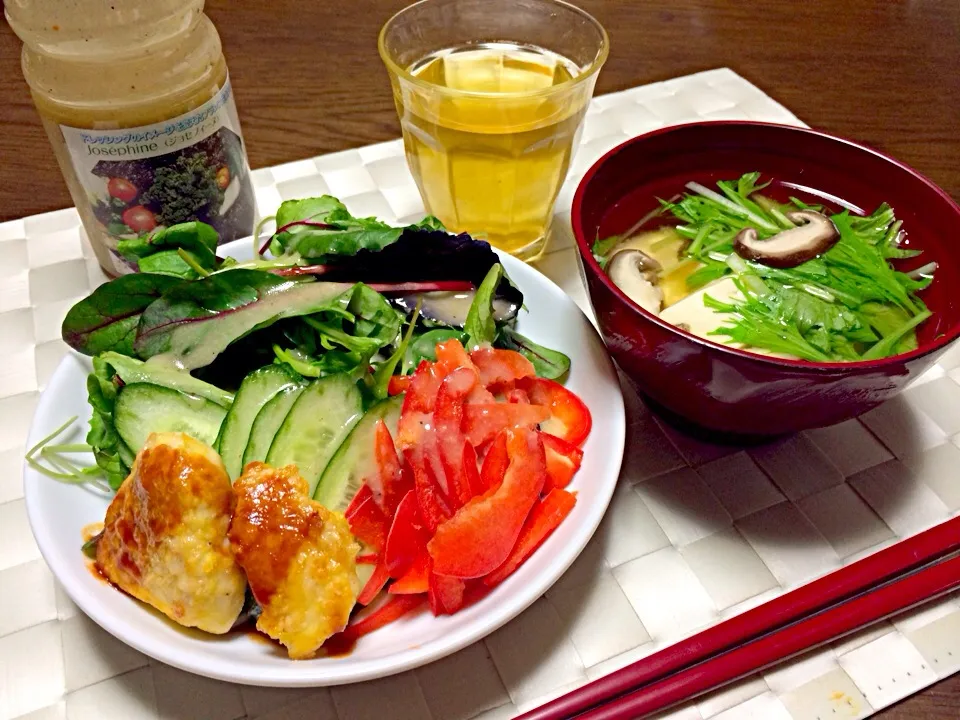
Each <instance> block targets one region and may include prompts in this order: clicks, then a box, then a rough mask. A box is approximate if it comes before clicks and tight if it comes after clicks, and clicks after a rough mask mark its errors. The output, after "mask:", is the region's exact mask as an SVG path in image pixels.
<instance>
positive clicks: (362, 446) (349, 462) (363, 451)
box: [313, 395, 403, 511]
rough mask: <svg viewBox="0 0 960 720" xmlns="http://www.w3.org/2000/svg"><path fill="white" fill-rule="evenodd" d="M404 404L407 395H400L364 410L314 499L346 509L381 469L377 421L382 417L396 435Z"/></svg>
mask: <svg viewBox="0 0 960 720" xmlns="http://www.w3.org/2000/svg"><path fill="white" fill-rule="evenodd" d="M402 406H403V396H402V395H397V396H395V397H392V398H387V399H386V400H383V401H381V402H379V403H377V404H376V405H374V406H373V407H372V408H370V409H369V410H367V412H366V413H364V416H363V418H361V420H360V422H358V423H357V426H356V427H355V428H354V429H353V431H352V432H351V433H350V435H349V436H348V437H347V439H346V440H344V441H343V444H342V445H341V446H340V448H339V449H338V450H337V454H336V455H334V456H333V459H332V460H330V464H329V465H327V469H326V470H324V471H323V476H322V477H321V478H320V484H319V485H317V491H316V492H315V493H314V494H313V499H314V500H316V501H317V502H319V503H320V504H321V505H324V506H326V507H328V508H330V509H331V510H339V511H343V510H346V508H347V505H349V504H350V501H351V500H352V499H353V496H354V495H356V494H357V490H359V489H360V484H361V483H362V482H363V480H364V478H367V477H370V475H371V474H373V473H375V472H376V471H377V460H376V456H375V454H374V447H373V444H374V428H375V427H376V425H377V420H381V419H382V420H383V421H384V422H385V423H386V424H387V428H388V429H389V430H390V434H391V435H396V434H397V422H398V421H399V420H400V408H401V407H402Z"/></svg>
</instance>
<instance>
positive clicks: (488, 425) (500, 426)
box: [463, 403, 550, 447]
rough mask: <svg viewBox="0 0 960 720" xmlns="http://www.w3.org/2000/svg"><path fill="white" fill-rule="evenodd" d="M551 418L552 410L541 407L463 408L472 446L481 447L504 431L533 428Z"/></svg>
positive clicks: (464, 420)
mask: <svg viewBox="0 0 960 720" xmlns="http://www.w3.org/2000/svg"><path fill="white" fill-rule="evenodd" d="M549 417H550V410H549V409H548V408H546V407H541V406H540V405H516V404H510V403H491V404H483V405H466V406H465V407H464V408H463V430H464V432H465V433H466V435H467V440H468V441H469V442H470V444H471V445H473V446H474V447H480V446H481V445H483V444H485V443H487V442H489V441H490V440H492V439H493V438H494V436H495V435H496V434H497V433H499V432H501V431H502V430H508V429H510V428H520V427H525V428H532V427H534V426H535V425H537V424H539V423H542V422H544V421H546V420H547V419H548V418H549Z"/></svg>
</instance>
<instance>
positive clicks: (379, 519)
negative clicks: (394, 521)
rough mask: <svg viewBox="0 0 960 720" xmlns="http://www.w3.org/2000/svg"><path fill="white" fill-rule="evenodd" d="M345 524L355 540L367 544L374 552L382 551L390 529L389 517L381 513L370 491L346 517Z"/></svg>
mask: <svg viewBox="0 0 960 720" xmlns="http://www.w3.org/2000/svg"><path fill="white" fill-rule="evenodd" d="M347 524H348V525H350V532H352V533H353V535H354V537H356V538H357V540H359V541H360V542H363V543H366V544H367V545H369V546H370V547H371V548H372V549H373V550H374V552H377V553H382V551H383V548H384V545H385V544H386V542H387V532H388V530H389V529H390V518H388V517H387V516H386V515H384V514H383V510H381V509H380V506H379V505H377V501H376V500H375V499H374V497H373V494H372V493H371V495H370V496H369V497H368V498H367V499H366V500H364V501H363V502H361V503H360V504H359V505H358V506H357V508H356V509H355V510H354V512H353V513H352V514H351V515H350V517H348V518H347Z"/></svg>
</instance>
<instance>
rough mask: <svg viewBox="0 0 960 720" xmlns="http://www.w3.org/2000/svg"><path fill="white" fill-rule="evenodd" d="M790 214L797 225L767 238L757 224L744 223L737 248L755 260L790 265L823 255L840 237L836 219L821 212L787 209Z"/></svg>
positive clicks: (779, 266)
mask: <svg viewBox="0 0 960 720" xmlns="http://www.w3.org/2000/svg"><path fill="white" fill-rule="evenodd" d="M787 217H788V218H789V219H790V220H791V221H792V222H795V223H798V225H797V227H795V228H790V229H789V230H783V231H782V232H779V233H777V234H776V235H774V236H772V237H769V238H767V239H766V240H761V239H759V237H758V236H757V231H756V229H755V228H752V227H745V228H744V229H743V230H741V231H740V232H739V233H738V234H737V237H736V238H735V239H734V242H733V249H734V251H736V253H737V255H739V256H740V257H742V258H743V259H745V260H755V261H756V262H758V263H761V264H763V265H767V266H769V267H775V268H791V267H796V266H797V265H800V264H801V263H805V262H806V261H807V260H811V259H813V258H815V257H817V256H818V255H822V254H823V253H825V252H826V251H827V250H829V249H830V248H831V247H832V246H833V244H834V243H835V242H837V240H839V239H840V233H839V232H837V228H836V226H835V225H834V224H833V221H831V220H830V218H828V217H827V216H826V215H823V214H822V213H818V212H814V211H813V210H798V211H796V212H792V213H787Z"/></svg>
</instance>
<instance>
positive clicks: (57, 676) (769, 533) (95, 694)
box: [0, 69, 960, 720]
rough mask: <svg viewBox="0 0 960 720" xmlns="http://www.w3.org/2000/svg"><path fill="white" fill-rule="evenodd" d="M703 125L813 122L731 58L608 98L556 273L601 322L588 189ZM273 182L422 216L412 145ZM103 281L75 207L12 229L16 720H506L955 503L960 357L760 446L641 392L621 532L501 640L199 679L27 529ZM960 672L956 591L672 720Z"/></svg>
mask: <svg viewBox="0 0 960 720" xmlns="http://www.w3.org/2000/svg"><path fill="white" fill-rule="evenodd" d="M701 119H752V120H764V121H772V122H782V123H792V124H801V123H800V122H799V121H798V120H797V118H796V117H794V116H793V115H792V114H791V113H790V112H789V111H787V110H786V109H785V108H783V107H782V106H781V105H779V104H777V103H776V102H774V101H773V100H772V99H770V98H769V97H768V96H766V95H765V94H764V93H763V92H761V91H760V90H759V89H757V88H756V87H754V86H753V85H751V84H750V83H748V82H746V81H745V80H743V79H742V78H740V77H739V76H738V75H736V74H735V73H733V72H731V71H730V70H725V69H721V70H712V71H709V72H704V73H700V74H697V75H692V76H689V77H683V78H678V79H675V80H670V81H667V82H662V83H656V84H653V85H647V86H644V87H638V88H634V89H631V90H626V91H624V92H620V93H615V94H612V95H606V96H603V97H598V98H597V99H596V100H594V102H593V104H592V106H591V108H590V111H589V113H588V115H587V120H586V126H585V128H584V132H583V136H582V146H581V147H580V149H579V151H578V152H577V155H576V158H575V161H574V163H573V167H572V169H571V172H570V177H569V179H568V180H567V183H566V185H565V186H564V189H563V192H562V193H561V195H560V200H559V203H558V206H557V207H558V211H557V213H558V218H557V222H556V223H555V231H554V237H553V238H552V241H551V245H550V249H549V253H548V254H547V255H546V256H545V257H544V258H543V259H542V260H541V261H540V262H539V264H538V267H539V269H540V270H541V271H542V272H544V273H545V274H546V275H548V276H549V277H550V278H552V279H553V280H554V281H555V282H557V283H558V284H559V285H560V286H561V287H562V288H563V289H564V290H566V292H567V293H569V294H570V295H571V297H573V299H574V300H576V302H577V303H578V304H579V305H580V306H581V307H583V308H584V309H585V310H586V311H587V312H588V313H589V308H588V301H587V297H586V292H585V289H584V287H583V285H582V284H581V281H580V278H579V276H578V272H577V269H576V267H577V266H576V260H575V252H576V251H575V249H574V247H573V239H572V235H571V232H570V224H569V208H570V200H571V198H572V196H573V192H574V190H575V188H576V185H577V183H578V181H579V179H580V177H581V176H582V174H583V173H584V171H585V170H586V169H587V168H588V167H589V166H590V165H591V164H592V163H593V162H594V161H595V160H596V159H597V158H598V157H599V156H600V155H601V154H602V153H604V152H605V151H607V150H608V149H610V148H612V147H613V146H615V145H617V144H618V143H620V142H622V141H623V140H626V139H627V138H629V137H632V136H634V135H637V134H639V133H642V132H645V131H648V130H652V129H655V128H658V127H662V126H665V125H669V124H676V123H683V122H690V121H695V120H701ZM51 162H52V158H51ZM254 177H255V181H256V188H257V199H258V203H259V207H260V211H261V213H262V214H272V213H273V212H274V211H275V209H276V207H277V205H278V204H279V203H280V201H281V200H282V199H286V198H296V197H303V196H309V195H319V194H321V193H331V194H333V195H336V196H338V197H340V198H341V199H342V200H343V201H344V202H345V203H346V204H347V206H348V207H349V208H350V210H351V212H353V213H354V214H356V215H376V216H377V217H380V218H382V219H384V220H386V221H397V222H403V221H409V220H412V219H415V218H418V217H420V216H421V215H422V213H423V207H422V205H421V202H420V197H419V195H418V193H417V190H416V187H415V186H414V184H413V181H412V179H411V177H410V175H409V173H408V171H407V167H406V163H405V161H404V157H403V147H402V145H401V143H400V141H399V140H397V141H393V142H388V143H382V144H378V145H371V146H368V147H363V148H359V149H356V150H348V151H345V152H340V153H335V154H332V155H324V156H321V157H316V158H310V159H307V160H300V161H298V162H293V163H288V164H285V165H280V166H277V167H273V168H267V169H262V170H258V171H256V172H255V173H254ZM103 279H104V278H103V276H102V274H101V273H100V270H99V268H98V267H97V264H96V261H95V259H94V258H93V256H92V253H91V252H90V248H89V246H88V245H87V243H86V239H85V238H84V236H83V232H82V230H81V229H80V227H79V220H78V218H77V214H76V212H75V211H74V210H73V209H69V210H61V211H57V212H52V213H47V214H44V215H37V216H34V217H29V218H25V219H23V220H15V221H12V222H7V223H3V224H0V720H6V719H8V718H30V719H31V720H63V719H64V718H69V719H70V720H88V719H89V720H94V719H96V720H102V719H104V718H107V719H113V718H117V719H118V720H136V719H138V718H148V719H150V720H155V719H157V718H171V719H176V720H190V719H193V718H196V719H197V720H238V719H240V718H249V719H253V718H257V719H263V720H268V719H269V720H281V719H283V720H299V719H301V718H302V719H303V720H307V719H308V718H309V720H326V719H329V720H335V719H339V720H363V719H365V718H371V719H375V720H383V719H384V718H389V719H390V720H405V719H406V718H410V719H411V720H413V719H416V720H419V719H421V718H423V719H427V720H432V719H436V720H457V719H465V718H473V717H482V718H486V719H488V720H492V719H493V718H508V717H511V716H512V715H514V714H515V713H516V712H518V711H522V710H524V709H528V708H530V707H533V706H535V705H538V704H540V703H542V702H544V701H545V700H547V699H549V698H552V697H555V696H556V695H559V694H561V693H563V692H566V691H567V690H570V689H572V688H574V687H576V686H578V685H580V684H583V683H585V682H587V681H588V680H590V679H593V678H596V677H599V676H601V675H604V674H606V673H609V672H612V671H613V670H616V669H618V668H620V667H623V666H624V665H626V664H628V663H630V662H632V661H634V660H636V659H638V658H641V657H644V656H645V655H648V654H650V653H651V652H653V651H655V650H657V649H660V648H662V647H664V646H666V645H669V644H670V643H672V642H675V641H676V640H678V639H680V638H681V637H684V636H686V635H689V634H690V633H692V632H694V631H696V630H698V629H702V628H705V627H707V626H709V625H711V624H713V623H716V622H718V621H720V620H722V619H725V618H728V617H730V616H731V615H734V614H736V613H739V612H741V611H743V610H745V609H747V608H750V607H753V606H755V605H757V604H759V603H762V602H764V601H765V600H768V599H770V598H773V597H776V596H777V595H778V594H780V593H782V592H784V591H785V590H789V589H791V588H794V587H796V586H797V585H800V584H802V583H804V582H807V581H809V580H811V579H813V578H815V577H818V576H820V575H822V574H824V573H826V572H829V571H831V570H833V569H835V568H838V567H840V566H842V565H844V564H845V563H848V562H850V561H852V560H854V559H857V558H860V557H862V556H864V555H865V554H868V553H871V552H875V551H876V550H878V549H879V548H881V547H884V546H886V545H888V544H890V543H892V542H895V541H896V540H897V539H899V538H902V537H905V536H907V535H911V534H913V533H916V532H918V531H920V530H922V529H924V528H926V527H929V526H931V525H933V524H935V523H938V522H940V521H943V520H945V519H947V518H949V517H951V516H952V515H956V514H957V513H958V512H960V472H958V468H960V348H957V349H955V350H954V351H952V352H951V353H949V354H948V355H947V356H946V357H944V358H943V359H942V360H941V362H940V364H939V365H937V366H936V367H934V368H933V369H932V370H931V371H930V372H929V373H928V374H927V375H926V376H924V377H923V378H921V380H920V381H919V382H918V383H916V384H915V385H914V386H913V387H911V388H910V389H909V390H907V391H906V392H905V393H904V394H903V395H902V396H901V398H899V399H897V400H895V401H893V402H890V403H888V404H887V405H884V406H882V407H880V408H878V409H877V410H874V411H873V412H870V413H868V414H866V415H864V416H863V417H862V418H860V419H859V420H851V421H849V422H845V423H842V424H840V425H836V426H834V427H830V428H825V429H822V430H815V431H810V432H806V433H802V434H799V435H796V436H794V437H791V438H788V439H785V440H781V441H779V442H776V443H774V444H772V445H768V446H763V447H754V448H750V449H746V450H740V449H737V448H730V447H716V446H710V445H704V444H703V443H700V442H697V441H694V440H692V439H690V438H688V437H685V436H683V435H681V434H679V433H677V432H676V431H675V430H673V429H670V428H668V427H664V426H663V425H661V424H660V423H659V422H658V421H657V419H656V418H654V417H653V416H652V415H651V414H650V412H649V411H648V410H647V409H646V408H644V406H643V405H642V404H641V402H640V401H639V400H638V399H637V398H636V397H635V396H634V395H633V394H632V393H631V392H630V391H626V397H627V407H628V417H629V421H630V426H629V429H628V442H627V445H628V447H627V455H626V458H625V463H624V470H623V474H622V477H621V481H620V486H619V489H618V491H617V493H616V496H615V498H614V500H613V504H612V505H611V507H610V510H609V511H608V513H607V516H606V519H605V520H604V522H603V524H602V525H601V527H600V530H599V531H598V532H597V535H596V536H595V538H594V539H593V540H592V541H591V543H590V544H589V546H588V547H587V549H586V550H585V551H584V553H583V554H582V555H581V557H580V558H579V560H578V561H577V562H576V563H575V565H574V566H573V567H572V568H571V569H570V570H569V571H568V572H567V573H566V575H564V577H563V578H562V579H561V580H560V582H558V583H557V584H556V585H555V586H554V587H553V588H552V589H551V590H550V591H549V592H548V593H547V594H546V595H545V596H544V597H543V598H541V599H540V600H539V601H538V602H537V603H536V604H535V605H533V606H532V607H531V608H530V609H528V610H527V611H526V612H525V613H523V615H521V616H520V617H519V618H517V619H516V620H514V621H513V622H512V623H510V624H509V625H507V626H506V627H504V628H503V629H501V630H500V631H498V632H495V633H493V634H492V635H491V636H489V637H488V638H487V639H486V640H484V641H482V642H478V643H477V644H475V645H473V646H471V647H469V648H467V649H466V650H463V651H461V652H460V653H458V654H456V655H454V656H452V657H449V658H447V659H445V660H442V661H439V662H437V663H434V664H432V665H429V666H426V667H423V668H420V669H418V670H416V671H412V672H407V673H403V674H401V675H397V676H394V677H391V678H387V679H384V680H379V681H375V682H370V683H364V684H361V685H354V686H346V687H338V688H332V689H317V690H278V689H263V688H252V687H240V686H237V685H231V684H228V683H222V682H217V681H213V680H207V679H204V678H200V677H195V676H191V675H188V674H186V673H183V672H180V671H179V670H175V669H173V668H170V667H168V666H165V665H163V664H161V663H157V662H154V661H152V660H150V659H148V658H147V657H145V656H143V655H141V654H140V653H138V652H136V651H134V650H132V649H130V648H128V647H126V646H125V645H123V643H121V642H119V641H118V640H115V639H113V638H112V637H111V636H109V635H107V634H106V633H105V632H103V631H102V630H100V629H99V628H98V627H96V626H95V625H94V624H93V623H92V622H90V621H89V620H87V619H86V618H85V617H84V616H83V615H82V614H81V613H79V612H78V611H77V609H76V607H75V606H74V605H73V604H72V603H71V602H70V600H69V599H68V598H67V597H66V596H65V595H64V593H63V591H62V590H61V589H60V588H59V587H58V586H57V583H56V582H55V581H54V579H53V577H52V576H51V574H50V571H49V570H48V569H47V567H46V565H45V564H44V562H43V560H42V559H41V558H40V555H39V552H38V550H37V546H36V545H35V543H34V541H33V538H32V536H31V534H30V529H29V527H28V525H27V517H26V512H25V509H24V502H23V489H22V483H21V458H22V456H23V452H24V441H25V439H26V435H27V428H28V426H29V423H30V419H31V416H32V414H33V410H34V407H35V406H36V403H37V398H38V396H39V393H40V391H41V390H42V389H43V387H44V385H45V383H46V382H47V380H48V378H49V377H50V375H51V373H52V372H53V370H54V368H55V367H56V365H57V363H58V362H59V361H60V359H61V358H62V357H63V355H64V353H65V352H66V351H67V348H66V346H65V345H64V344H63V342H62V341H61V340H60V322H61V320H62V318H63V315H64V313H65V312H66V310H67V308H69V307H70V305H71V304H72V303H73V302H74V301H76V300H77V299H79V298H80V297H82V296H84V295H85V294H86V293H88V292H89V290H90V289H91V288H93V287H94V286H96V285H97V284H99V283H100V282H102V281H103ZM958 670H960V597H958V596H954V597H951V598H948V599H946V600H942V601H939V602H937V603H935V604H932V605H930V606H929V607H927V608H924V609H921V610H919V611H914V612H912V613H910V614H908V615H905V616H903V617H901V618H899V619H897V620H896V621H894V622H893V623H884V624H882V625H880V626H878V627H876V628H874V629H871V630H869V631H866V632H862V633H860V634H858V635H855V636H853V637H851V638H849V639H847V640H845V641H844V642H841V643H838V644H836V645H834V646H832V647H828V648H826V649H823V650H819V651H817V652H814V653H811V654H809V655H807V656H805V657H802V658H800V659H797V660H794V661H792V662H790V663H788V664H785V665H783V666H781V667H778V668H776V669H774V670H771V671H769V672H765V673H762V674H759V675H756V676H755V677H751V678H749V679H747V680H745V681H742V682H740V683H738V684H736V685H735V686H732V687H729V688H727V689H725V690H722V691H720V692H717V693H714V694H712V695H709V696H707V697H704V698H702V699H700V700H699V701H697V702H694V703H691V704H690V705H688V706H686V707H683V708H681V709H679V710H676V711H674V712H672V713H669V714H668V715H667V716H665V717H669V718H672V719H673V720H708V719H716V720H825V719H826V718H830V720H839V719H840V718H862V717H866V716H869V715H870V714H872V713H873V712H874V711H875V710H876V709H879V708H882V707H884V706H887V705H889V704H891V703H893V702H895V701H897V700H899V699H901V698H903V697H904V696H906V695H908V694H910V693H913V692H916V691H917V690H920V689H921V688H924V687H926V686H927V685H930V684H931V683H933V682H935V681H936V680H937V679H938V678H943V677H945V676H947V675H949V674H950V673H953V672H956V671H958Z"/></svg>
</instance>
